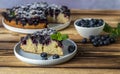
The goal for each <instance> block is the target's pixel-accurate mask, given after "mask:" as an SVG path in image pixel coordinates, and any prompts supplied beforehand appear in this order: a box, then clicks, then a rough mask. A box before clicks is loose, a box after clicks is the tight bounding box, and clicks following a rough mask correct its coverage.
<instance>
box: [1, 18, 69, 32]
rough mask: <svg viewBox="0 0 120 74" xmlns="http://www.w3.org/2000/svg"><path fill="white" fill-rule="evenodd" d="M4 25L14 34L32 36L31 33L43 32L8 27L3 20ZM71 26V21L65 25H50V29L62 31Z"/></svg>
mask: <svg viewBox="0 0 120 74" xmlns="http://www.w3.org/2000/svg"><path fill="white" fill-rule="evenodd" d="M2 24H3V26H4V27H5V28H6V29H8V30H11V31H14V32H19V33H29V34H31V33H34V32H36V31H40V30H42V29H22V28H16V27H12V26H9V25H7V24H6V23H5V22H4V18H2ZM69 25H70V21H69V22H67V23H65V24H48V28H52V29H54V30H62V29H64V28H66V27H68V26H69Z"/></svg>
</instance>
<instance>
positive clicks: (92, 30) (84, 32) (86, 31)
mask: <svg viewBox="0 0 120 74" xmlns="http://www.w3.org/2000/svg"><path fill="white" fill-rule="evenodd" d="M82 19H85V20H86V19H88V20H90V19H92V18H82ZM82 19H78V20H76V21H75V22H74V26H75V28H76V30H77V32H78V33H79V34H80V35H81V36H82V37H84V38H89V37H90V36H91V35H99V34H100V33H101V32H102V31H103V28H104V26H105V22H104V24H103V25H101V26H99V27H89V28H88V27H81V26H78V25H77V24H76V22H78V21H80V20H82Z"/></svg>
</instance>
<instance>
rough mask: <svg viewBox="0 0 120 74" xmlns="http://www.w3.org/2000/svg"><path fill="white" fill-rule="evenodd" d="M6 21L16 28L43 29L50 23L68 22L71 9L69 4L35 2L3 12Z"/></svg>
mask: <svg viewBox="0 0 120 74" xmlns="http://www.w3.org/2000/svg"><path fill="white" fill-rule="evenodd" d="M2 15H3V17H4V22H5V23H6V24H7V25H10V26H13V27H16V28H27V29H43V28H46V27H47V25H48V24H49V23H63V24H64V23H67V22H68V21H69V20H70V9H69V8H68V7H67V6H59V5H56V4H48V3H47V2H35V3H32V4H26V5H21V6H15V7H13V8H9V9H7V10H6V11H5V12H3V13H2Z"/></svg>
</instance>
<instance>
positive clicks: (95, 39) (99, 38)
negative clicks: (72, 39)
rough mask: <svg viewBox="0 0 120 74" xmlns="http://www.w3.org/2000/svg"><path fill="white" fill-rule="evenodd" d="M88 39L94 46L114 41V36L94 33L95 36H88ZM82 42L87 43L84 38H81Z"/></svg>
mask: <svg viewBox="0 0 120 74" xmlns="http://www.w3.org/2000/svg"><path fill="white" fill-rule="evenodd" d="M89 41H90V42H91V43H92V44H93V45H94V46H96V47H97V46H104V45H109V44H112V43H114V42H115V38H114V37H111V36H110V35H96V36H90V37H89ZM81 42H82V43H87V42H88V40H87V39H86V38H83V39H82V41H81Z"/></svg>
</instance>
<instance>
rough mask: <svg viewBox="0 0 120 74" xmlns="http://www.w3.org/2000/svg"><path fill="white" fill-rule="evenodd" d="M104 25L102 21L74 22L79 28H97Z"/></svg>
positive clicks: (82, 20) (83, 20) (84, 20)
mask: <svg viewBox="0 0 120 74" xmlns="http://www.w3.org/2000/svg"><path fill="white" fill-rule="evenodd" d="M103 24H104V21H103V20H102V19H81V20H80V21H77V22H76V25H77V26H81V27H99V26H102V25H103Z"/></svg>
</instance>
